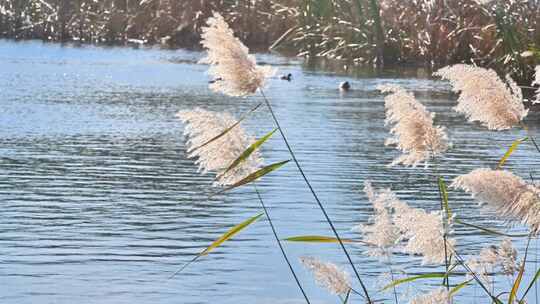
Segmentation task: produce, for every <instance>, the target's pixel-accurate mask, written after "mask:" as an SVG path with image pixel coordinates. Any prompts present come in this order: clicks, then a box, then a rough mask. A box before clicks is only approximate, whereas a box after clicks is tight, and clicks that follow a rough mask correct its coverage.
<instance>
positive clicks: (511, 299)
mask: <svg viewBox="0 0 540 304" xmlns="http://www.w3.org/2000/svg"><path fill="white" fill-rule="evenodd" d="M523 272H525V260H523V263H522V264H521V268H520V269H519V273H518V275H517V277H516V280H515V281H514V285H513V286H512V290H511V291H510V295H509V296H508V304H513V303H514V299H515V298H516V295H517V292H518V289H519V285H520V284H521V280H522V279H523Z"/></svg>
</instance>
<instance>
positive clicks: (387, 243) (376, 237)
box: [353, 181, 400, 256]
mask: <svg viewBox="0 0 540 304" xmlns="http://www.w3.org/2000/svg"><path fill="white" fill-rule="evenodd" d="M364 192H365V193H366V195H367V197H368V200H369V201H370V202H371V204H372V205H373V209H374V211H375V214H373V215H372V216H371V217H370V218H369V220H368V223H370V224H369V225H365V224H360V225H357V226H355V227H353V230H354V231H358V232H360V233H362V235H363V240H364V241H366V242H367V243H369V244H370V245H372V246H374V248H373V247H370V249H369V250H368V251H367V254H368V255H371V256H385V255H388V254H390V253H391V249H392V248H393V247H394V246H396V244H397V243H398V242H399V240H400V234H399V229H398V227H396V225H394V223H393V222H392V216H391V214H390V213H389V211H388V209H387V206H388V205H389V204H390V203H391V202H395V201H398V198H397V197H396V195H395V194H394V193H393V192H392V191H390V190H389V189H384V190H381V191H379V192H375V189H373V186H372V185H371V182H369V181H365V182H364Z"/></svg>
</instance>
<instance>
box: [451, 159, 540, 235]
mask: <svg viewBox="0 0 540 304" xmlns="http://www.w3.org/2000/svg"><path fill="white" fill-rule="evenodd" d="M451 186H452V187H454V188H460V189H463V190H465V191H466V192H468V193H471V194H472V196H473V198H475V199H476V200H478V201H479V202H481V203H486V204H487V205H488V206H490V207H492V208H493V209H494V210H495V211H496V212H497V213H498V214H499V215H500V216H502V217H508V218H510V219H516V220H519V221H521V222H522V223H524V224H527V225H529V227H530V228H531V230H532V231H533V233H535V234H537V233H538V231H540V190H539V189H538V188H537V187H535V186H533V185H529V184H527V183H525V181H524V180H523V179H521V178H520V177H518V176H515V175H514V174H512V173H511V172H508V171H503V170H491V169H476V170H473V171H472V172H470V173H468V174H465V175H461V176H459V177H457V178H456V179H454V181H453V183H452V185H451Z"/></svg>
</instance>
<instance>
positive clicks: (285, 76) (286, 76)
mask: <svg viewBox="0 0 540 304" xmlns="http://www.w3.org/2000/svg"><path fill="white" fill-rule="evenodd" d="M279 79H281V80H287V81H291V80H292V74H291V73H289V74H287V75H281V76H280V77H279Z"/></svg>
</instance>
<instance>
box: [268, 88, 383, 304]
mask: <svg viewBox="0 0 540 304" xmlns="http://www.w3.org/2000/svg"><path fill="white" fill-rule="evenodd" d="M260 92H261V95H262V97H263V99H264V102H265V104H266V106H267V108H268V111H270V114H271V116H272V119H273V121H274V123H275V125H276V127H277V128H278V130H279V133H280V134H281V138H282V139H283V142H284V143H285V146H287V150H288V151H289V153H290V155H291V157H292V160H293V162H294V163H295V165H296V168H297V169H298V172H300V175H301V176H302V179H303V180H304V182H305V183H306V185H307V187H308V188H309V191H310V192H311V194H312V195H313V198H314V199H315V201H316V202H317V205H318V206H319V209H321V211H322V213H323V215H324V218H325V220H326V222H327V223H328V225H329V226H330V228H331V229H332V232H333V233H334V235H335V236H336V239H337V240H338V243H339V246H340V247H341V249H342V250H343V253H345V256H346V257H347V260H348V262H349V264H350V265H351V268H352V269H353V271H354V274H355V276H356V278H357V279H358V282H359V283H360V286H361V287H362V291H363V293H364V295H365V296H366V300H367V301H368V303H372V302H371V298H370V297H369V293H368V290H367V288H366V286H365V284H364V282H363V281H362V279H361V278H360V274H359V273H358V270H357V269H356V267H355V266H354V262H353V261H352V259H351V256H350V254H349V252H348V251H347V248H346V247H345V244H343V240H342V239H341V237H340V236H339V233H338V232H337V230H336V227H335V226H334V224H333V223H332V220H331V219H330V217H329V216H328V213H327V212H326V209H325V208H324V206H323V204H322V203H321V201H320V199H319V197H318V196H317V193H316V192H315V190H314V189H313V186H312V185H311V183H310V182H309V180H308V178H307V176H306V174H305V173H304V170H303V169H302V166H301V165H300V163H299V162H298V159H297V158H296V154H295V153H294V151H293V149H292V147H291V145H290V144H289V141H288V140H287V136H286V135H285V132H284V131H283V129H282V128H281V125H280V123H279V120H278V118H277V117H276V114H275V113H274V110H273V108H272V105H271V104H270V101H268V99H267V98H266V95H265V94H264V91H263V90H262V89H260Z"/></svg>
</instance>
